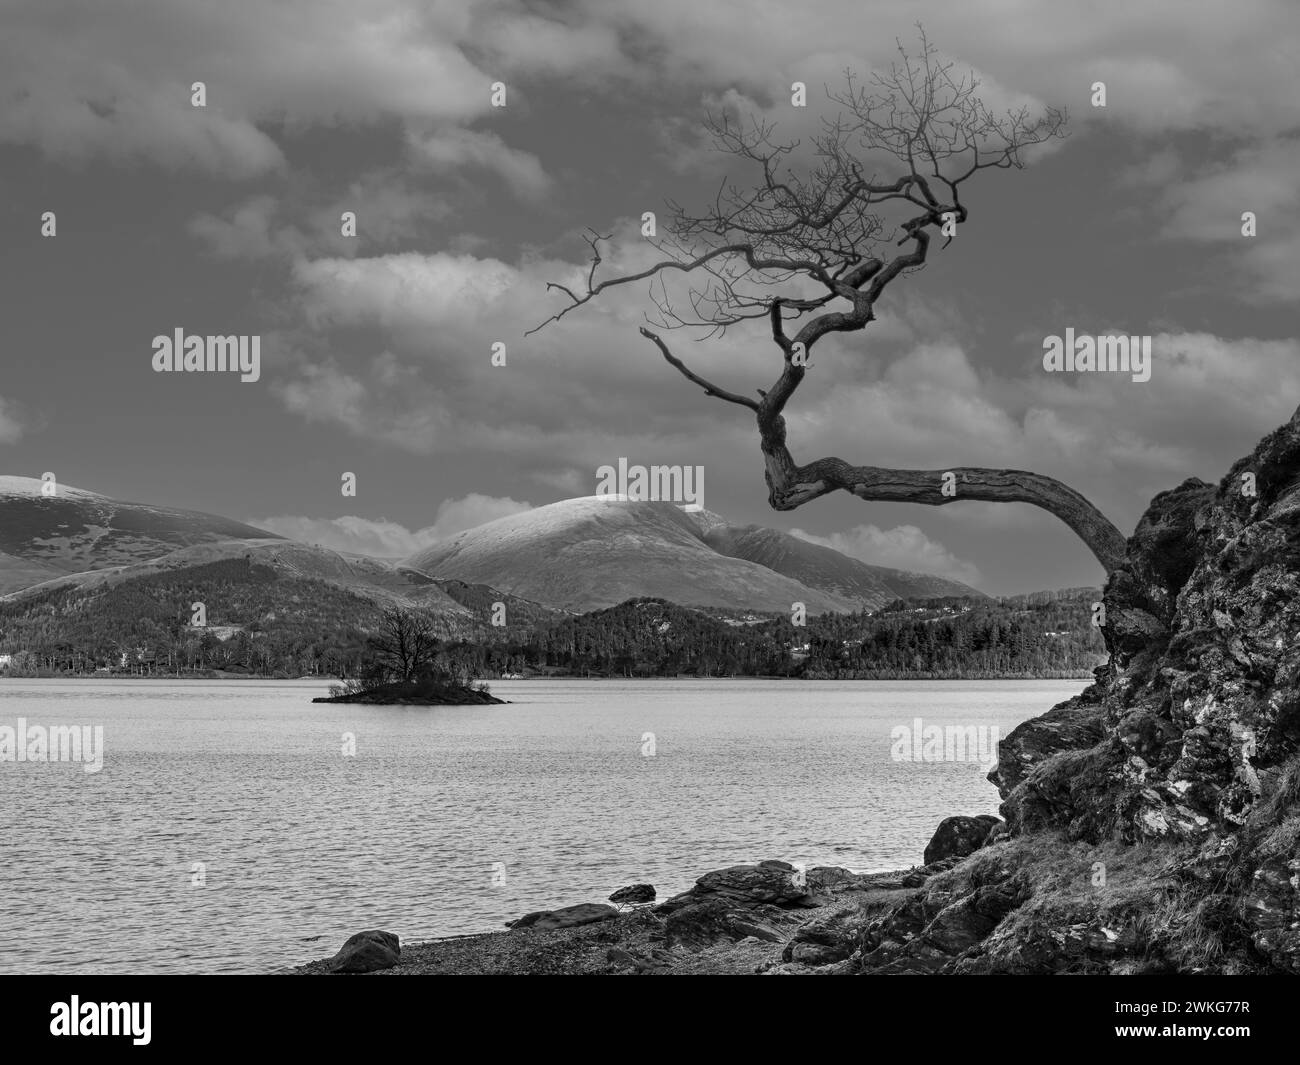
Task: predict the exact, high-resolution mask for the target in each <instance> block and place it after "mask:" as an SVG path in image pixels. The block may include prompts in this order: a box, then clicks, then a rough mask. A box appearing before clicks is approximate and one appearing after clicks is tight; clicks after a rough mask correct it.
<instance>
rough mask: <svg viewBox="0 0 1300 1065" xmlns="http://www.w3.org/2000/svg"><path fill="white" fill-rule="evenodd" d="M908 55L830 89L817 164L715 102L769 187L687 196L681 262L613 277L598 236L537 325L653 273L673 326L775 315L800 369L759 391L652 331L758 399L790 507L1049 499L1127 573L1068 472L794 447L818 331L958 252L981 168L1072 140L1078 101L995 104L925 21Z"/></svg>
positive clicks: (870, 310)
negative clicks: (810, 454)
mask: <svg viewBox="0 0 1300 1065" xmlns="http://www.w3.org/2000/svg"><path fill="white" fill-rule="evenodd" d="M898 51H899V55H900V57H901V58H900V59H899V60H898V61H896V62H895V63H894V64H893V66H892V67H891V68H890V71H889V72H888V73H886V74H876V75H874V76H873V77H872V78H871V79H870V82H869V83H868V84H867V85H863V84H861V83H860V82H859V80H858V79H857V78H856V77H855V76H854V75H853V74H852V73H851V72H846V74H845V84H844V88H843V89H842V90H840V91H839V92H831V91H829V90H828V92H827V95H828V97H829V99H830V100H831V101H832V102H833V103H835V104H838V105H839V106H840V108H841V110H840V113H839V114H838V115H837V116H836V117H835V118H834V119H826V120H823V123H822V131H821V132H820V134H818V135H817V136H816V137H815V138H813V141H812V153H811V154H812V159H813V161H812V162H810V163H807V164H804V165H798V166H796V165H794V153H795V151H796V149H797V148H798V142H793V143H776V142H775V141H774V140H773V132H774V126H773V125H772V124H771V123H768V122H765V121H761V120H755V119H751V120H750V121H749V122H748V124H745V123H743V122H741V121H739V120H736V119H734V118H733V117H732V116H730V115H728V114H725V113H724V114H722V115H721V116H715V115H709V116H708V118H707V120H706V127H707V129H708V131H709V132H710V133H711V135H712V139H713V141H714V145H715V147H717V148H718V149H719V150H721V151H724V152H728V153H730V154H732V155H734V156H736V157H737V158H738V159H740V160H743V161H744V162H745V163H746V164H747V165H749V166H751V167H753V168H755V169H756V171H757V173H758V175H759V176H758V178H757V180H756V182H755V184H753V185H751V186H748V187H741V186H740V185H737V184H734V183H732V182H731V181H726V182H724V183H723V184H722V186H721V187H720V188H719V189H718V192H717V195H716V196H715V198H714V202H713V204H712V205H711V206H710V207H708V208H707V209H705V210H704V211H703V212H702V213H700V214H692V213H689V212H687V211H686V210H685V209H684V208H682V207H681V206H680V205H679V204H676V203H671V202H670V203H669V205H668V206H669V209H670V219H669V222H668V226H667V232H668V235H667V236H666V237H662V238H658V239H656V240H655V241H654V244H655V247H656V249H657V250H658V251H659V252H661V253H662V254H663V255H664V258H663V259H662V260H661V261H659V262H656V263H655V264H653V265H652V266H650V267H648V268H647V269H645V270H641V271H639V272H637V273H632V274H626V275H622V276H616V277H610V278H605V279H600V280H598V279H597V276H596V275H597V272H598V269H599V267H600V264H601V261H602V258H601V251H600V248H601V243H602V242H604V241H608V240H610V239H611V238H610V237H609V236H602V235H601V234H599V233H598V232H596V231H591V232H590V235H589V236H588V238H587V241H588V244H589V245H590V247H591V265H590V268H589V270H588V271H587V273H586V277H585V286H584V287H583V288H582V289H580V290H578V291H575V288H574V287H571V286H568V285H562V284H557V283H551V284H549V285H548V286H547V288H548V290H550V289H554V290H556V291H558V292H560V293H562V294H563V295H564V296H565V297H566V298H567V301H568V302H567V303H566V304H565V306H564V307H563V308H562V309H561V310H560V311H558V312H557V313H556V314H555V315H553V316H552V317H551V318H549V319H547V321H546V322H543V323H541V325H539V326H537V327H536V328H537V329H541V328H543V327H545V326H546V325H548V324H550V323H552V322H556V321H559V320H560V319H561V318H563V317H564V316H565V315H566V314H568V313H569V312H570V311H572V310H574V309H575V308H577V307H581V306H582V305H584V304H586V303H588V302H589V301H590V300H592V299H594V298H595V297H597V296H598V295H600V294H601V293H602V292H604V291H606V290H607V289H610V288H613V287H615V286H618V285H626V284H630V283H634V282H638V281H646V282H648V284H649V286H650V296H651V298H652V300H653V301H654V303H655V304H656V306H657V308H658V317H657V319H654V318H650V317H647V321H648V322H649V323H650V324H651V325H656V326H657V327H658V328H663V329H675V328H682V327H686V326H695V327H704V328H705V329H706V330H707V331H708V332H707V333H706V337H707V336H711V335H718V334H722V333H725V332H726V330H727V329H729V328H731V327H733V326H736V325H739V324H741V323H744V322H746V321H749V320H752V319H766V321H767V323H768V328H769V329H770V332H771V339H772V341H773V343H774V344H775V345H776V347H777V348H778V349H779V351H780V353H781V359H782V366H781V372H780V376H779V377H778V378H777V379H776V381H775V383H774V384H772V386H771V387H770V388H768V389H766V390H764V389H757V390H756V391H757V396H758V398H757V399H755V398H751V397H749V396H746V395H741V394H738V393H736V392H732V391H729V390H728V389H725V388H721V387H719V386H718V385H716V384H714V383H713V382H711V381H709V380H706V379H705V378H703V377H701V376H700V375H699V374H697V373H695V372H694V371H693V370H691V369H690V368H688V367H687V366H686V364H685V363H684V362H682V360H681V359H680V358H678V357H677V356H675V355H674V354H673V353H672V352H671V351H670V350H669V347H668V345H667V344H666V343H665V342H664V340H663V338H662V337H661V336H660V335H659V334H658V333H656V332H654V331H652V330H651V329H648V328H645V327H642V328H641V335H642V336H644V337H645V338H646V339H647V340H649V341H651V342H652V343H653V344H654V345H655V346H656V347H657V348H658V349H659V351H660V352H661V353H662V355H663V357H664V359H666V360H667V361H668V363H669V365H671V366H673V367H674V368H676V369H677V370H678V371H679V372H680V373H681V374H682V375H683V376H685V377H686V378H687V380H689V381H691V382H693V383H694V384H696V385H698V386H699V387H701V388H702V389H704V392H705V394H706V395H709V396H714V397H716V398H717V399H721V400H724V401H725V402H727V403H734V404H736V405H737V406H741V407H747V408H749V410H751V411H753V412H754V415H755V417H756V419H757V422H758V431H759V439H760V443H761V448H762V452H763V458H764V463H765V465H766V478H767V486H768V501H769V503H770V504H771V506H772V507H773V509H775V510H793V509H795V508H796V507H799V506H802V505H803V504H804V503H807V502H808V501H809V500H812V499H816V498H818V497H819V496H822V495H826V494H827V493H829V492H834V491H846V492H851V493H852V494H853V495H856V496H858V497H859V498H861V499H863V500H898V501H905V502H910V503H925V504H930V505H935V506H939V505H943V504H945V503H951V502H953V501H954V500H958V499H981V500H991V501H995V502H1019V503H1031V504H1033V505H1034V506H1037V507H1041V508H1042V509H1044V510H1046V511H1049V512H1050V513H1052V514H1055V515H1056V516H1057V517H1058V518H1060V519H1061V520H1062V521H1063V522H1065V524H1066V525H1068V526H1069V527H1070V528H1071V529H1073V530H1074V532H1075V533H1076V534H1077V535H1078V536H1079V537H1080V538H1081V539H1082V540H1083V542H1084V543H1085V544H1087V546H1088V547H1089V548H1090V549H1091V550H1092V553H1093V554H1094V555H1095V556H1096V557H1097V560H1098V561H1099V562H1100V563H1101V564H1102V566H1103V567H1104V568H1105V570H1106V572H1107V573H1109V572H1110V571H1111V570H1112V569H1114V568H1115V566H1117V565H1118V564H1119V562H1120V560H1121V559H1122V558H1123V555H1124V549H1125V538H1124V536H1123V535H1122V534H1121V533H1120V531H1119V530H1118V529H1117V528H1116V527H1115V526H1114V525H1113V524H1112V523H1111V522H1110V521H1109V520H1108V519H1107V518H1106V517H1105V516H1104V515H1103V514H1102V513H1101V512H1100V511H1099V510H1098V509H1097V508H1096V507H1095V506H1093V505H1092V504H1091V503H1090V502H1089V501H1088V500H1087V499H1085V498H1084V497H1083V496H1082V495H1080V494H1079V493H1078V492H1076V491H1075V490H1074V489H1072V488H1070V487H1068V486H1067V485H1065V484H1062V483H1061V482H1060V481H1057V480H1055V479H1053V478H1051V477H1046V476H1044V475H1042V474H1038V473H1030V472H1028V471H1026V470H1004V469H981V468H975V467H961V466H954V467H950V468H949V469H947V470H895V469H885V468H882V467H879V466H855V465H852V464H850V463H848V462H845V461H844V460H843V459H839V458H834V457H828V458H820V459H815V460H813V461H811V462H808V463H805V464H802V465H801V464H799V463H797V462H796V461H795V460H794V458H793V457H792V456H791V454H790V451H789V448H788V447H787V445H786V423H785V418H784V416H783V413H782V412H783V411H784V409H785V406H786V404H787V403H788V402H789V401H790V398H791V397H792V396H793V395H794V392H795V390H796V389H797V388H798V387H799V384H800V382H801V381H803V378H804V374H805V373H806V372H807V367H808V358H809V356H810V354H811V352H812V349H813V346H814V345H815V344H816V343H817V342H818V340H820V339H821V338H822V337H824V336H826V335H827V334H829V333H851V332H856V331H858V330H861V329H864V328H866V326H867V325H868V324H869V323H870V322H872V321H874V320H875V308H876V304H877V301H878V300H879V299H880V297H881V295H882V294H883V293H884V291H885V289H886V287H887V286H889V285H890V284H891V283H892V282H893V281H895V280H896V279H897V278H899V277H901V276H904V275H906V274H911V273H914V272H915V271H917V270H918V269H920V268H921V267H922V266H923V265H924V264H925V262H926V259H927V256H928V255H929V253H930V246H931V239H932V237H934V236H944V237H945V238H946V239H945V240H944V244H943V247H947V244H948V243H949V242H950V241H951V240H952V235H953V234H954V232H955V227H956V226H958V225H960V224H962V223H964V222H965V221H966V219H967V217H968V212H967V206H966V204H965V203H964V202H963V201H962V196H961V194H962V187H963V185H965V183H966V182H967V181H968V180H970V179H971V178H972V177H974V176H975V175H976V174H977V173H979V172H980V171H983V170H990V169H1003V170H1005V169H1010V168H1013V167H1014V168H1017V169H1019V168H1021V167H1023V165H1024V164H1023V158H1022V153H1024V152H1025V150H1026V149H1028V148H1030V147H1032V146H1034V145H1038V144H1042V143H1044V142H1045V141H1048V140H1050V139H1051V138H1054V137H1059V136H1064V135H1065V119H1066V116H1065V113H1064V112H1063V111H1059V110H1057V109H1055V108H1047V109H1046V110H1045V111H1044V112H1043V113H1042V114H1039V115H1036V116H1033V117H1031V116H1030V114H1029V113H1028V109H1025V108H1022V109H1020V110H1016V111H1008V112H1006V114H1005V115H1001V116H998V115H994V114H993V113H992V112H991V111H990V110H989V108H988V107H987V106H986V105H985V104H984V103H983V101H982V100H981V99H980V97H979V96H978V95H977V94H976V90H977V88H978V86H979V82H978V80H977V79H976V78H975V77H974V76H973V75H970V74H958V73H956V72H955V69H954V64H953V63H951V62H944V61H942V60H941V59H940V58H939V57H938V54H937V52H936V50H935V48H934V47H933V46H932V45H931V44H930V42H929V41H928V40H927V38H926V36H925V33H924V31H921V47H920V53H919V54H918V55H912V54H909V52H908V51H907V49H906V48H904V46H903V45H902V44H901V43H900V44H899V46H898ZM880 163H883V164H884V165H887V166H889V167H890V169H892V170H894V171H895V172H896V174H897V176H894V177H893V179H892V180H887V179H881V178H879V177H877V176H876V175H875V173H874V170H873V169H872V168H873V167H874V166H875V165H876V164H880ZM898 248H905V250H903V251H901V252H900V251H896V249H898ZM674 274H680V275H682V276H684V277H686V278H688V279H689V285H690V287H689V296H688V301H689V304H690V309H689V310H686V309H685V307H684V305H683V306H675V305H674V300H673V298H672V297H670V295H669V292H668V286H667V284H666V279H667V278H668V277H669V276H670V275H674ZM656 283H657V284H658V289H657V290H656V287H655V286H656ZM678 302H679V303H681V302H682V301H678ZM792 330H795V331H794V332H793V335H791V331H792ZM535 331H536V329H534V330H530V332H535ZM947 473H950V474H952V475H954V478H953V479H946V478H945V476H944V475H945V474H947ZM945 484H947V485H950V486H951V487H950V488H949V491H948V492H945V491H944V488H945Z"/></svg>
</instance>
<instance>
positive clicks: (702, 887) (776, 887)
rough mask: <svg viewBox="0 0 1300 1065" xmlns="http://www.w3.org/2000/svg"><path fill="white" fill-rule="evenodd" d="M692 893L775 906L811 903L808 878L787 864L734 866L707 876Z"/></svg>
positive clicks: (699, 880) (770, 863) (716, 870)
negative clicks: (807, 901) (809, 901)
mask: <svg viewBox="0 0 1300 1065" xmlns="http://www.w3.org/2000/svg"><path fill="white" fill-rule="evenodd" d="M801 881H802V882H801ZM689 894H691V895H693V896H696V897H703V896H709V895H715V896H718V897H720V898H724V899H731V900H734V901H736V902H741V903H749V904H755V903H760V902H765V903H772V904H775V905H778V906H789V905H794V904H798V903H802V902H804V901H806V900H808V899H809V898H810V896H811V892H810V891H809V890H808V883H807V877H806V875H805V876H803V877H801V876H800V875H799V873H798V870H796V869H795V867H794V866H793V865H790V864H789V863H788V862H774V861H767V862H759V863H758V864H757V865H732V866H729V867H727V868H726V869H715V870H714V871H713V872H711V873H705V874H704V875H703V876H702V877H700V878H699V879H698V880H697V881H695V887H694V888H693V889H692V890H691V892H689Z"/></svg>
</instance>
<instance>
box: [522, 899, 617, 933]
mask: <svg viewBox="0 0 1300 1065" xmlns="http://www.w3.org/2000/svg"><path fill="white" fill-rule="evenodd" d="M617 916H618V910H616V909H614V907H613V906H606V905H605V904H604V903H603V902H580V903H578V905H576V906H564V907H562V908H560V909H558V910H534V911H533V912H532V913H526V914H524V915H523V916H522V917H520V918H519V919H518V920H517V921H510V922H509V923H508V924H507V925H506V927H507V928H536V929H538V930H539V931H550V930H553V929H556V928H576V927H577V926H578V925H584V924H594V923H596V922H597V921H609V920H612V919H613V918H615V917H617Z"/></svg>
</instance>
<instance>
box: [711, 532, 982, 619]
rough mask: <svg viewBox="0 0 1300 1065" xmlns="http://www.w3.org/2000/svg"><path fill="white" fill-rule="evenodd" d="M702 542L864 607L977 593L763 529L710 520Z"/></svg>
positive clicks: (931, 577)
mask: <svg viewBox="0 0 1300 1065" xmlns="http://www.w3.org/2000/svg"><path fill="white" fill-rule="evenodd" d="M712 517H716V515H714V516H712ZM704 542H705V543H706V544H708V545H709V546H710V547H712V548H713V549H714V550H715V551H717V552H718V553H719V554H723V555H727V556H729V557H731V558H739V559H744V560H745V561H747V562H757V563H758V564H759V565H760V566H765V567H767V568H768V569H770V570H773V571H774V572H776V573H780V574H783V575H784V576H786V577H790V578H792V579H794V580H796V581H799V582H800V583H801V584H806V585H808V586H809V587H810V588H816V589H818V590H819V591H822V592H827V593H829V594H832V595H836V596H840V597H842V598H845V599H851V600H853V601H854V602H856V603H860V604H863V605H865V606H868V607H876V606H880V605H882V604H883V603H887V602H889V601H890V600H893V599H934V598H939V597H941V596H950V595H963V596H964V595H975V596H978V595H979V594H980V593H979V592H977V591H976V590H975V589H974V588H971V587H970V586H969V585H965V584H961V583H960V582H958V581H950V580H947V579H946V578H944V577H935V576H933V575H932V574H928V573H912V572H909V571H907V570H898V569H889V568H888V567H885V566H871V565H868V564H867V563H866V562H860V561H859V560H858V559H856V558H850V557H849V556H848V555H843V554H840V552H838V551H836V550H834V549H833V548H830V547H823V546H821V545H820V544H812V543H809V542H808V541H807V540H800V539H799V538H798V537H797V536H791V535H790V534H789V533H784V532H781V531H779V530H777V529H767V528H764V527H763V526H761V525H740V526H735V525H727V524H726V523H725V522H723V523H722V524H718V523H716V522H710V527H709V528H708V529H707V531H705V533H704Z"/></svg>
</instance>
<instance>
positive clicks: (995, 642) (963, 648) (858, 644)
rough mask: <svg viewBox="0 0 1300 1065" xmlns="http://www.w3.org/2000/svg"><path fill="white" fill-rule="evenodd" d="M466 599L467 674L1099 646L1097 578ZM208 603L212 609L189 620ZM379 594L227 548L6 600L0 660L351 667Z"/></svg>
mask: <svg viewBox="0 0 1300 1065" xmlns="http://www.w3.org/2000/svg"><path fill="white" fill-rule="evenodd" d="M439 583H440V586H441V587H443V589H444V590H445V591H446V592H447V594H448V595H450V596H451V597H452V598H454V599H455V600H456V601H457V602H459V603H460V604H461V605H463V606H465V607H466V608H467V609H468V610H469V611H470V614H469V615H463V614H449V613H447V612H446V611H441V612H440V611H437V610H426V611H425V613H426V615H427V617H428V621H429V624H430V627H431V630H432V632H433V633H434V635H435V636H436V639H437V650H436V658H437V662H438V664H439V667H440V668H443V669H446V670H448V671H450V672H453V673H455V674H457V675H461V676H467V677H488V678H496V677H501V676H530V675H559V676H564V675H570V676H593V677H627V678H631V677H674V676H692V677H726V676H765V677H802V678H806V679H855V678H856V679H885V678H954V679H955V678H981V677H1062V676H1086V675H1088V674H1089V673H1090V672H1091V670H1092V669H1093V668H1094V667H1095V666H1096V665H1098V664H1099V663H1100V662H1101V661H1102V660H1103V657H1104V655H1103V647H1102V642H1101V638H1100V635H1099V634H1098V632H1097V631H1096V629H1095V628H1094V627H1093V626H1092V624H1091V604H1092V602H1093V600H1095V599H1096V598H1097V596H1098V593H1097V591H1096V590H1095V589H1088V588H1082V589H1070V590H1068V591H1065V592H1057V593H1038V594H1036V595H1029V596H1018V597H1012V598H1007V599H988V598H976V597H969V598H946V599H928V600H898V601H896V602H894V603H891V604H888V605H887V606H884V607H881V608H879V609H877V610H874V611H873V610H861V611H858V612H855V613H849V614H824V615H819V616H813V617H809V618H808V619H807V623H806V624H805V625H801V626H798V625H795V624H793V623H792V621H791V619H790V618H789V617H788V616H785V615H762V614H748V615H744V616H743V617H742V616H735V615H724V614H720V613H718V612H714V611H709V610H707V609H702V608H692V607H684V606H679V605H676V604H673V603H669V602H666V601H664V600H661V599H632V600H628V601H627V602H624V603H621V604H619V605H618V606H614V607H609V608H606V609H603V610H595V611H591V612H589V613H586V614H582V615H569V614H562V613H559V612H554V611H549V610H547V609H546V608H543V607H539V606H537V605H536V604H527V605H525V604H523V603H522V601H519V600H514V599H510V597H505V598H507V599H510V603H511V606H510V616H511V619H512V621H511V624H509V625H505V626H496V625H493V624H492V623H491V620H492V605H493V603H494V602H497V601H500V600H501V599H502V594H501V593H499V592H495V591H493V590H492V589H490V588H486V587H484V586H481V585H467V584H464V583H462V582H456V581H448V582H439ZM198 602H202V603H203V604H204V613H205V615H206V624H204V625H195V624H193V623H192V619H193V614H192V606H193V604H195V603H198ZM383 610H384V607H383V605H381V604H379V603H376V602H375V601H373V600H371V599H369V598H366V597H363V596H361V595H358V594H355V593H353V592H351V591H348V590H347V589H345V588H341V587H338V586H336V585H333V584H330V583H328V582H325V581H321V580H317V579H313V578H305V577H299V576H293V575H288V574H285V573H282V572H279V571H277V570H275V569H273V568H272V567H269V566H264V565H259V564H257V563H255V562H252V561H250V560H243V559H240V560H227V561H222V562H215V563H211V564H208V565H203V566H196V567H190V568H187V569H185V570H180V571H174V572H167V573H157V574H151V575H149V576H146V577H141V578H136V579H133V580H130V581H125V582H122V583H118V584H111V583H110V584H106V585H102V586H98V587H94V588H89V589H83V588H74V587H62V588H54V589H51V590H49V591H46V592H44V593H42V594H41V595H39V596H34V597H27V598H23V599H19V600H15V601H10V602H4V603H0V672H7V673H8V674H9V675H11V676H56V675H88V674H98V675H117V674H120V675H129V676H228V675H235V676H239V675H247V676H263V677H304V676H320V677H354V676H357V675H358V674H359V673H360V672H361V671H362V670H363V669H364V667H365V663H366V661H367V660H368V658H369V656H370V653H371V651H372V645H373V641H374V639H375V636H376V634H377V633H378V632H379V630H380V627H381V623H382V616H383Z"/></svg>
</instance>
